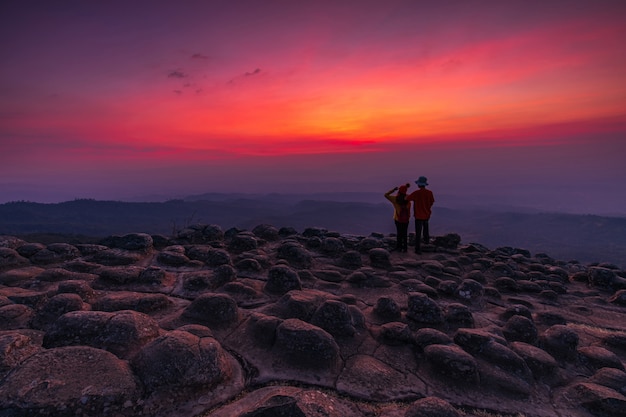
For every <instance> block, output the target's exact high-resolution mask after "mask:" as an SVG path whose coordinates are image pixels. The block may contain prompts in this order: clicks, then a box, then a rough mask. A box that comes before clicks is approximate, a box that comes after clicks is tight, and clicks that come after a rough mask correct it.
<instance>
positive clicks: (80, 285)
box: [57, 281, 96, 303]
mask: <svg viewBox="0 0 626 417" xmlns="http://www.w3.org/2000/svg"><path fill="white" fill-rule="evenodd" d="M57 292H58V293H59V294H65V293H67V294H78V295H79V296H80V298H81V299H82V300H83V301H84V302H86V303H90V302H92V301H93V299H94V298H95V296H96V294H95V292H94V290H93V288H91V286H90V285H89V284H88V283H86V282H84V281H64V282H59V287H58V289H57Z"/></svg>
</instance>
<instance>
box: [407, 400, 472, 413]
mask: <svg viewBox="0 0 626 417" xmlns="http://www.w3.org/2000/svg"><path fill="white" fill-rule="evenodd" d="M461 416H462V414H461V413H460V412H458V411H457V410H456V408H454V407H453V406H452V405H450V403H448V402H447V401H445V400H442V399H440V398H437V397H426V398H421V399H419V400H417V401H415V402H413V403H412V404H411V405H410V406H409V408H408V409H407V410H406V412H405V413H404V417H461Z"/></svg>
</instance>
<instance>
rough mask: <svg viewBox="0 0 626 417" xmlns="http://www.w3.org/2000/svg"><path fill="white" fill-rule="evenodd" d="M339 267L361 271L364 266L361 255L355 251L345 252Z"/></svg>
mask: <svg viewBox="0 0 626 417" xmlns="http://www.w3.org/2000/svg"><path fill="white" fill-rule="evenodd" d="M339 266H341V267H343V268H347V269H352V270H355V269H359V268H361V267H362V266H363V259H362V258H361V254H360V253H359V252H357V251H355V250H349V251H346V252H344V253H343V254H342V255H341V258H340V259H339Z"/></svg>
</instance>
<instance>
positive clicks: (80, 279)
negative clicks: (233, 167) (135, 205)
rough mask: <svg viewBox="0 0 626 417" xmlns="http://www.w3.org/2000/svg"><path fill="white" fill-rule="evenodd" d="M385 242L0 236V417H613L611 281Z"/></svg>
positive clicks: (601, 269)
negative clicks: (92, 240)
mask: <svg viewBox="0 0 626 417" xmlns="http://www.w3.org/2000/svg"><path fill="white" fill-rule="evenodd" d="M394 243H395V237H393V236H383V235H381V234H377V233H373V234H372V235H370V236H354V235H341V234H338V233H335V232H331V231H327V230H324V229H321V228H309V229H306V230H304V231H303V232H302V233H299V232H297V231H296V230H293V229H291V228H283V229H277V228H275V227H273V226H271V225H259V226H257V227H255V228H254V229H253V230H252V231H247V230H239V229H230V230H226V231H223V230H221V228H220V227H219V226H216V225H194V226H191V227H189V228H187V229H185V230H183V231H181V232H180V233H178V235H176V236H173V237H170V238H166V237H163V236H150V235H147V234H143V233H132V234H128V235H124V236H110V237H108V238H106V239H103V240H102V241H101V242H100V244H97V245H95V244H79V243H74V244H71V243H67V242H59V243H55V244H51V245H44V244H41V243H38V242H25V241H22V240H20V239H18V238H15V237H11V236H0V416H34V415H57V416H93V415H102V416H120V417H121V416H137V415H145V416H171V415H176V416H190V417H191V416H207V417H209V416H210V417H227V416H228V417H232V416H235V417H263V416H302V417H318V416H320V417H321V416H336V417H345V416H380V417H417V416H442V417H447V416H450V417H457V416H458V417H461V416H476V417H478V416H485V415H487V416H489V415H493V416H524V417H544V416H545V417H548V416H563V417H565V416H573V417H592V416H597V417H602V416H609V417H611V416H626V372H625V368H624V364H625V363H626V302H625V301H624V300H625V295H624V294H626V271H624V270H621V269H620V268H618V267H617V266H615V265H612V264H590V265H583V264H580V263H577V262H575V261H568V262H563V261H559V260H555V259H552V258H551V257H550V256H548V255H546V254H535V255H534V256H533V255H532V254H530V253H529V252H528V251H526V250H523V249H517V248H511V247H502V248H496V249H488V248H486V247H484V246H482V245H480V244H477V243H462V242H461V240H460V238H459V237H458V235H454V234H451V235H446V236H439V237H436V238H435V239H434V240H433V243H432V244H424V245H422V248H421V249H422V254H420V255H416V254H413V253H411V252H410V251H409V253H399V252H395V251H392V250H391V248H392V247H393V245H394Z"/></svg>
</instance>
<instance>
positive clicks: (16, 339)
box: [0, 332, 41, 378]
mask: <svg viewBox="0 0 626 417" xmlns="http://www.w3.org/2000/svg"><path fill="white" fill-rule="evenodd" d="M40 350H41V346H39V345H37V344H35V342H34V341H33V339H32V338H31V337H29V336H27V335H24V334H20V333H17V332H3V333H0V378H2V377H4V373H5V372H7V371H9V370H11V369H12V368H14V367H15V366H17V365H19V364H20V363H22V362H23V361H24V360H25V359H26V358H28V357H29V356H31V355H34V354H35V353H37V352H39V351H40Z"/></svg>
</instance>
